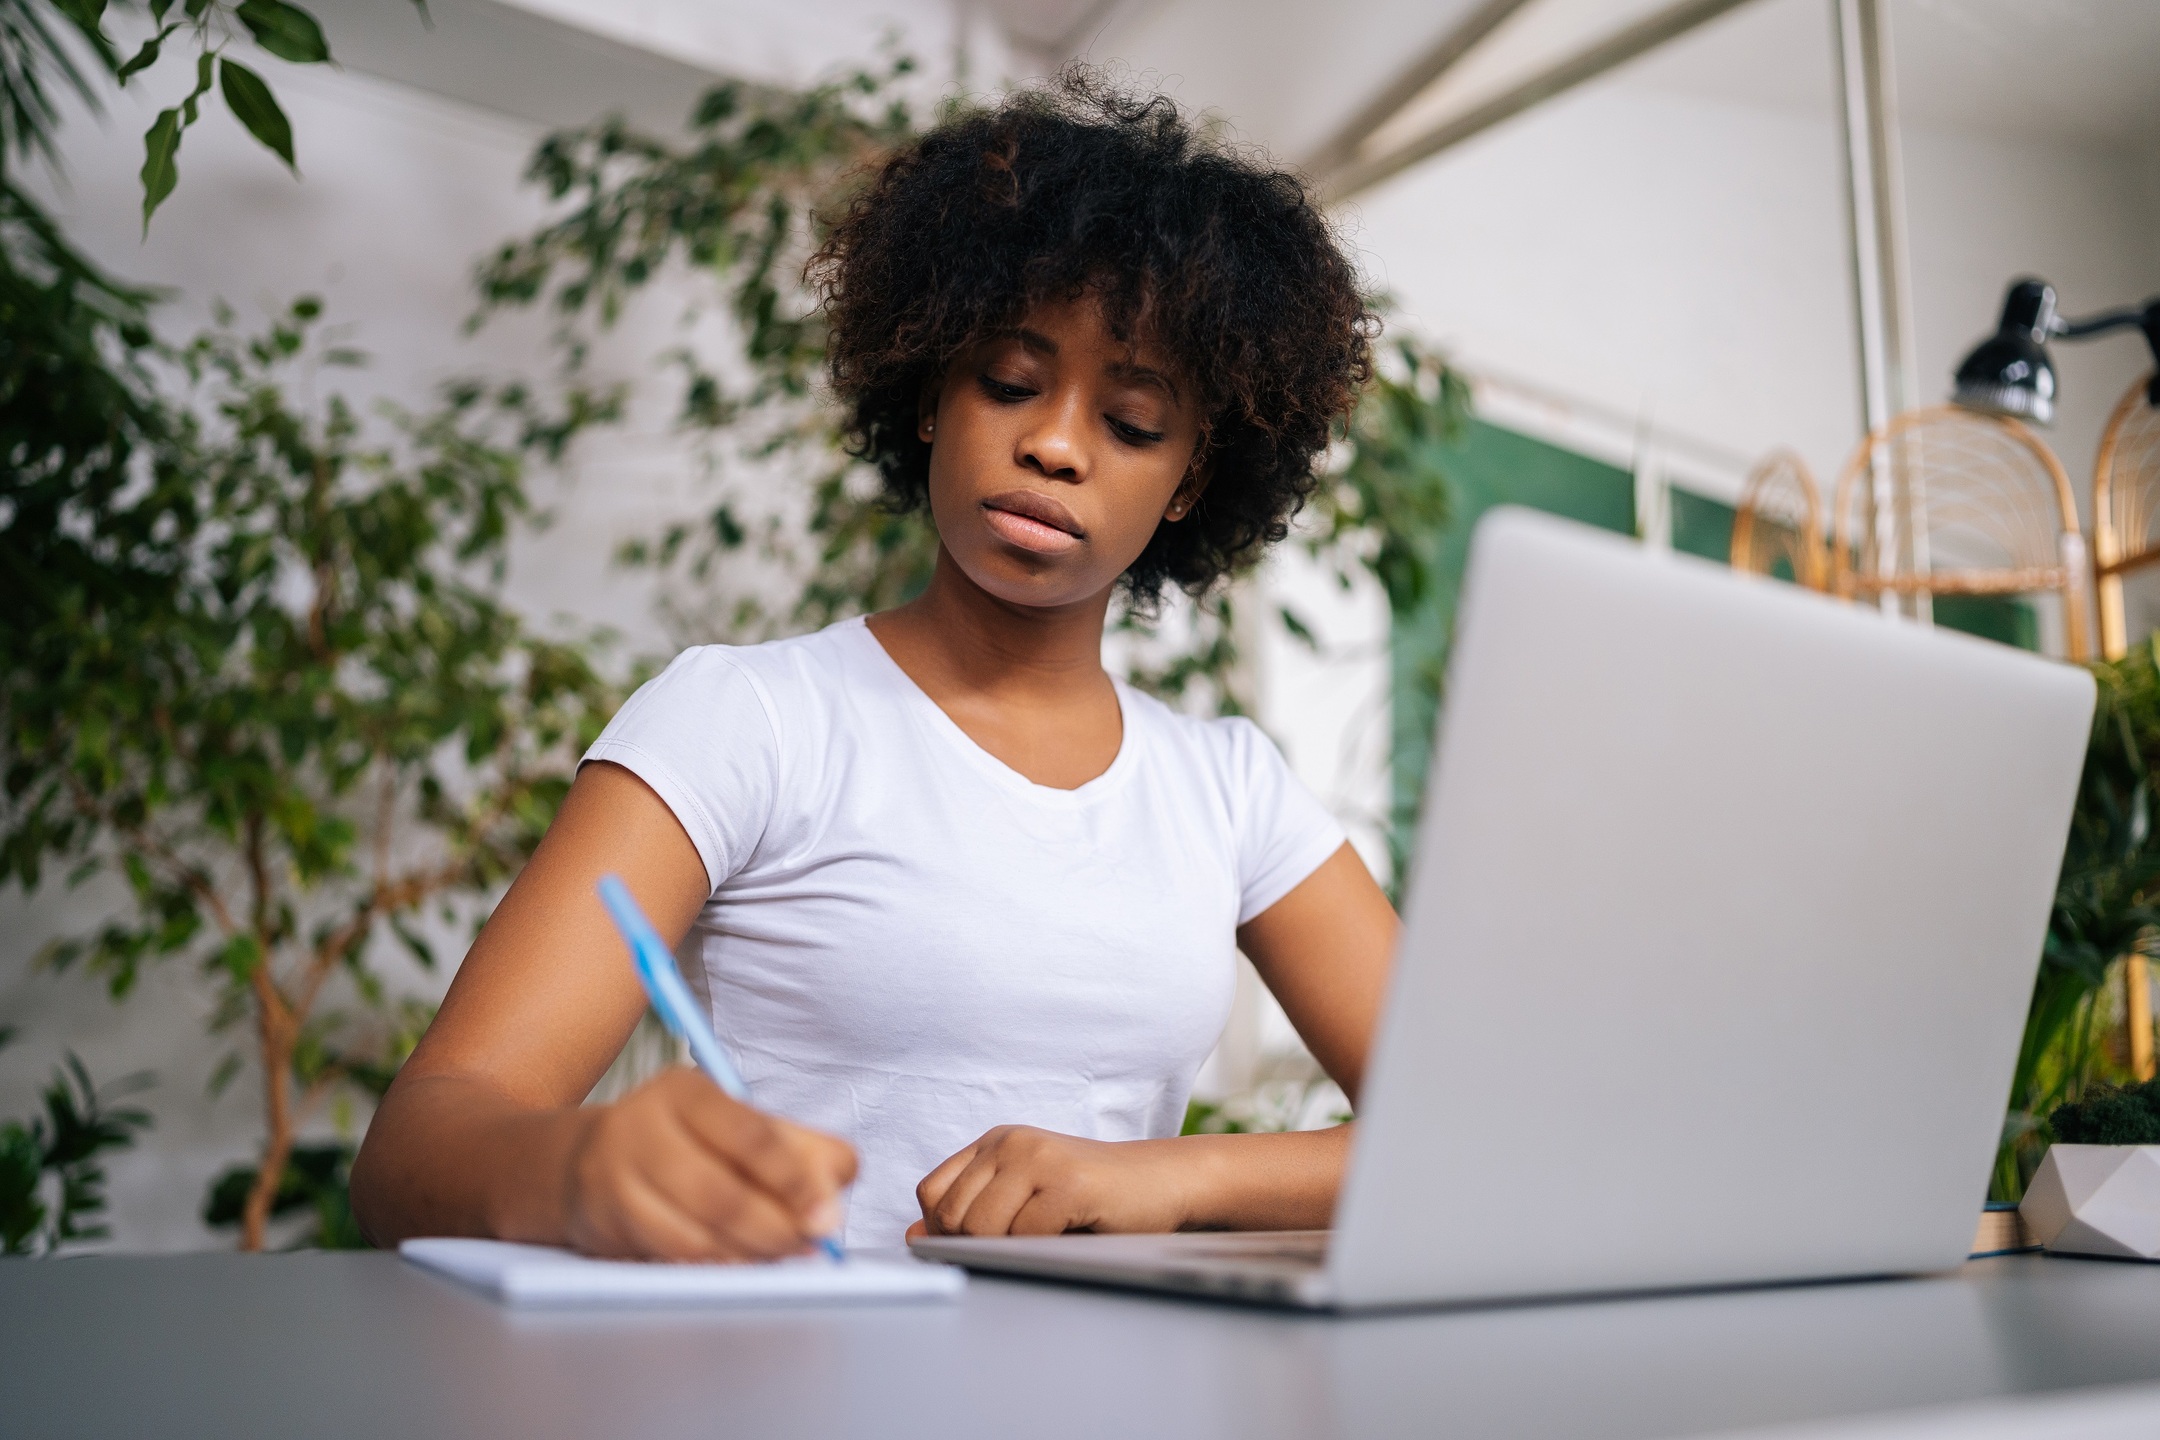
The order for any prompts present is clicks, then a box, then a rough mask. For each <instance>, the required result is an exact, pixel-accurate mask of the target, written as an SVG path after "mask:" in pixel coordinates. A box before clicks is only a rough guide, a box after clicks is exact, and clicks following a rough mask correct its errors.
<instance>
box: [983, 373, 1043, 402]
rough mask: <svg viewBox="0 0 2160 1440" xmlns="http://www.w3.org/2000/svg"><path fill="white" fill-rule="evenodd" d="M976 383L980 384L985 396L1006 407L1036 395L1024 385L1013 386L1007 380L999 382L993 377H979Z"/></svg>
mask: <svg viewBox="0 0 2160 1440" xmlns="http://www.w3.org/2000/svg"><path fill="white" fill-rule="evenodd" d="M978 383H980V384H981V386H982V388H983V393H984V394H985V395H988V396H989V397H990V398H991V399H992V400H996V401H999V402H1000V403H1002V404H1006V405H1011V404H1015V403H1017V402H1018V401H1021V400H1031V399H1033V398H1034V397H1035V393H1036V392H1035V391H1034V390H1033V389H1031V388H1029V387H1028V386H1026V385H1015V384H1013V383H1012V382H1011V381H1009V380H1000V379H998V378H997V377H995V376H993V375H984V376H982V377H980V379H979V382H978Z"/></svg>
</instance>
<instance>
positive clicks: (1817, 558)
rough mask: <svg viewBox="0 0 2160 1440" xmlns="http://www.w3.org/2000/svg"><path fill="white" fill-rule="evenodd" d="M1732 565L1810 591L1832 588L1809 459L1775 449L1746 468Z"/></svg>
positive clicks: (1819, 504) (1736, 514)
mask: <svg viewBox="0 0 2160 1440" xmlns="http://www.w3.org/2000/svg"><path fill="white" fill-rule="evenodd" d="M1732 567H1733V569H1735V570H1739V571H1742V572H1744V573H1746V574H1750V575H1778V574H1779V573H1780V569H1781V567H1782V571H1783V576H1784V578H1787V579H1790V580H1792V581H1794V582H1795V583H1797V584H1800V585H1805V586H1806V587H1807V588H1808V589H1810V590H1822V589H1826V588H1828V585H1829V576H1830V556H1829V553H1828V549H1827V546H1826V543H1825V541H1824V538H1823V513H1822V490H1821V488H1820V487H1819V486H1817V485H1816V483H1815V476H1814V474H1813V473H1812V472H1810V471H1809V469H1808V467H1807V462H1806V461H1805V460H1802V459H1801V458H1800V457H1799V456H1798V455H1796V454H1794V453H1793V452H1792V451H1790V450H1773V451H1772V452H1771V453H1770V454H1768V455H1766V456H1764V457H1763V458H1762V460H1761V461H1760V462H1758V463H1757V464H1756V466H1755V468H1754V469H1753V470H1750V471H1749V472H1748V477H1747V486H1746V488H1745V489H1743V490H1742V491H1741V493H1740V508H1739V509H1738V510H1736V511H1734V512H1733V529H1732Z"/></svg>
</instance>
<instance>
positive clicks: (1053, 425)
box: [1013, 387, 1087, 484]
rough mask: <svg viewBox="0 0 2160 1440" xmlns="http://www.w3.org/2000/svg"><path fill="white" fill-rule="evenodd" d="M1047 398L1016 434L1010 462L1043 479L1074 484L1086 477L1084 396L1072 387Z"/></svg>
mask: <svg viewBox="0 0 2160 1440" xmlns="http://www.w3.org/2000/svg"><path fill="white" fill-rule="evenodd" d="M1050 398H1051V403H1050V404H1048V405H1043V406H1040V407H1037V408H1036V410H1035V414H1034V416H1033V417H1032V418H1033V419H1034V421H1035V423H1034V424H1032V425H1030V426H1028V427H1027V428H1026V429H1025V430H1023V431H1022V432H1021V433H1020V437H1019V443H1018V445H1017V446H1016V447H1015V450H1014V454H1013V459H1014V460H1015V461H1017V462H1018V463H1019V465H1020V467H1021V468H1022V469H1025V470H1033V471H1034V472H1035V473H1036V474H1038V475H1040V476H1042V477H1043V478H1044V479H1047V480H1063V481H1066V482H1068V483H1071V484H1077V483H1079V482H1080V481H1081V480H1083V479H1085V478H1086V477H1087V442H1086V436H1087V430H1086V424H1087V397H1086V396H1084V395H1081V394H1079V393H1078V391H1077V388H1076V387H1075V388H1072V389H1067V390H1064V391H1063V392H1062V393H1060V392H1053V394H1052V396H1051V397H1050Z"/></svg>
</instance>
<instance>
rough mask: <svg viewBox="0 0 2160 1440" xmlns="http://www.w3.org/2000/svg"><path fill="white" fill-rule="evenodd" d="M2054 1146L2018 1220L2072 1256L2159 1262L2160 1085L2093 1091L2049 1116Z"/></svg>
mask: <svg viewBox="0 0 2160 1440" xmlns="http://www.w3.org/2000/svg"><path fill="white" fill-rule="evenodd" d="M2048 1125H2049V1128H2050V1129H2052V1130H2053V1131H2054V1132H2055V1143H2054V1144H2053V1145H2051V1146H2049V1147H2048V1151H2047V1154H2046V1155H2045V1156H2044V1157H2043V1158H2042V1159H2041V1161H2040V1169H2039V1171H2038V1173H2036V1174H2035V1175H2034V1176H2033V1178H2032V1184H2031V1185H2030V1186H2028V1187H2027V1188H2026V1191H2025V1199H2024V1202H2023V1203H2022V1204H2021V1205H2019V1207H2018V1213H2019V1215H2020V1216H2021V1217H2022V1218H2023V1219H2024V1222H2025V1224H2026V1226H2027V1228H2028V1229H2029V1230H2030V1232H2031V1234H2032V1237H2033V1238H2034V1239H2035V1240H2037V1241H2039V1242H2040V1243H2041V1244H2042V1245H2045V1246H2046V1247H2047V1248H2048V1249H2049V1250H2051V1251H2056V1252H2058V1253H2061V1254H2066V1255H2106V1256H2111V1257H2114V1258H2116V1259H2128V1260H2160V1080H2148V1081H2146V1082H2145V1083H2144V1084H2142V1085H2134V1086H2128V1087H2124V1088H2120V1089H2118V1088H2116V1087H2114V1086H2108V1085H2102V1086H2095V1087H2093V1088H2092V1089H2091V1090H2089V1091H2087V1092H2086V1094H2085V1098H2083V1099H2082V1100H2079V1101H2077V1102H2076V1103H2075V1104H2070V1105H2064V1106H2062V1107H2061V1108H2060V1109H2058V1110H2056V1111H2055V1113H2054V1114H2052V1115H2050V1116H2049V1117H2048Z"/></svg>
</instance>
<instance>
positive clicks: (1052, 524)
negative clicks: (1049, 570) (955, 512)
mask: <svg viewBox="0 0 2160 1440" xmlns="http://www.w3.org/2000/svg"><path fill="white" fill-rule="evenodd" d="M982 508H983V512H984V516H985V518H986V519H988V521H989V522H990V528H991V529H993V530H995V531H996V532H997V533H998V535H999V536H1000V538H1002V539H1004V540H1005V541H1006V542H1007V543H1009V544H1012V545H1016V546H1018V547H1019V548H1021V549H1023V550H1032V551H1034V552H1036V553H1037V554H1042V555H1054V554H1058V553H1060V552H1062V551H1066V550H1072V549H1075V548H1077V547H1078V546H1079V545H1080V544H1081V542H1082V541H1084V540H1086V539H1087V531H1086V530H1085V529H1084V528H1082V526H1081V524H1080V520H1079V517H1077V516H1075V515H1074V514H1073V513H1072V511H1070V510H1068V509H1066V508H1065V506H1064V505H1063V504H1062V503H1060V502H1059V501H1057V500H1054V499H1052V498H1051V497H1050V496H1048V495H1045V494H1043V493H1042V492H1040V491H1038V490H1007V491H1005V492H1004V493H1003V494H999V495H992V496H991V497H990V498H989V499H987V500H985V501H983V502H982Z"/></svg>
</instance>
